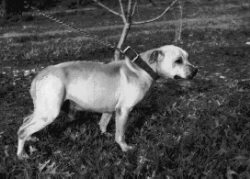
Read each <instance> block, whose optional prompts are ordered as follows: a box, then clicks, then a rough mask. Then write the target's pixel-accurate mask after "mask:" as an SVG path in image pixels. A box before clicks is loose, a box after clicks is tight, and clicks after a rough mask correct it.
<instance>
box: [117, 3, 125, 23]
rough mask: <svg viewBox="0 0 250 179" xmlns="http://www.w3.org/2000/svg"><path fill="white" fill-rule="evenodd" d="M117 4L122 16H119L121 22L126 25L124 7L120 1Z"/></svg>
mask: <svg viewBox="0 0 250 179" xmlns="http://www.w3.org/2000/svg"><path fill="white" fill-rule="evenodd" d="M119 4H120V8H121V12H122V14H121V17H122V20H123V22H124V24H126V23H127V19H126V16H125V13H124V7H123V4H122V0H119Z"/></svg>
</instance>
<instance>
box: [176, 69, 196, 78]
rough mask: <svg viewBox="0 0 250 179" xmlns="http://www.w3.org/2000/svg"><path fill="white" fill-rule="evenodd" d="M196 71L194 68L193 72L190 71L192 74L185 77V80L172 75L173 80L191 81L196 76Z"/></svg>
mask: <svg viewBox="0 0 250 179" xmlns="http://www.w3.org/2000/svg"><path fill="white" fill-rule="evenodd" d="M197 72H198V69H197V68H194V70H193V71H192V73H190V74H189V75H187V76H186V77H185V78H183V77H181V76H179V75H174V79H175V80H181V79H185V80H191V79H193V78H194V76H195V75H196V74H197Z"/></svg>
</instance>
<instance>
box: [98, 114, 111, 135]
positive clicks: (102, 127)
mask: <svg viewBox="0 0 250 179" xmlns="http://www.w3.org/2000/svg"><path fill="white" fill-rule="evenodd" d="M111 117H112V113H103V114H102V117H101V120H100V122H99V126H100V130H101V132H102V133H106V131H107V126H108V124H109V121H110V119H111Z"/></svg>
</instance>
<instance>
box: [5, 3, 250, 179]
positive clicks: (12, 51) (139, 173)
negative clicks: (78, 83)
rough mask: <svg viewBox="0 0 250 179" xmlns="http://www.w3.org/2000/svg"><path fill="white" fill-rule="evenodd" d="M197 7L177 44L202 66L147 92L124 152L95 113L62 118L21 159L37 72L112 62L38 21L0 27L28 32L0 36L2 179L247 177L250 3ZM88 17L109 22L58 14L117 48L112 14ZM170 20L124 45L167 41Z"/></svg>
mask: <svg viewBox="0 0 250 179" xmlns="http://www.w3.org/2000/svg"><path fill="white" fill-rule="evenodd" d="M194 2H195V1H192V3H188V4H186V7H187V9H186V12H185V13H184V14H185V16H184V17H185V18H186V20H185V21H184V31H183V34H182V35H183V36H182V37H183V44H177V45H179V46H181V47H183V48H184V49H186V50H187V51H188V52H189V54H190V61H191V62H192V63H194V64H196V65H199V66H202V67H203V68H201V69H200V71H199V73H198V75H197V77H196V79H194V80H193V81H177V82H176V81H173V80H169V81H164V80H160V81H159V82H157V83H156V84H155V85H154V86H153V88H152V90H151V93H150V95H149V96H148V97H147V98H146V99H145V100H143V102H142V103H141V104H139V105H138V106H136V107H135V109H134V110H133V111H132V113H131V115H130V120H129V125H128V130H127V133H126V136H127V142H128V143H130V144H134V145H136V149H135V151H134V152H129V153H123V152H121V150H120V149H119V147H118V145H117V144H116V143H115V142H114V130H115V128H114V120H113V121H112V122H111V125H110V126H109V128H108V132H110V133H111V134H112V135H111V137H110V136H105V135H101V133H100V130H99V128H98V125H97V123H98V121H99V118H100V114H93V113H85V112H79V113H78V114H77V116H76V118H77V120H75V121H69V120H68V119H67V117H66V116H64V115H61V116H60V117H59V118H58V119H57V120H56V122H55V123H54V124H52V125H50V126H49V127H48V128H46V129H45V130H43V131H40V132H38V133H37V134H35V135H34V136H36V138H37V140H39V141H34V142H29V145H27V147H26V149H27V151H29V153H30V156H31V158H30V159H28V160H26V161H19V160H17V158H16V155H15V153H16V143H17V135H16V132H17V129H18V127H19V126H20V125H21V123H22V119H23V117H24V116H26V115H27V114H29V113H30V112H31V111H32V101H31V99H30V96H29V94H28V89H29V86H30V82H31V80H32V77H33V76H34V74H35V73H36V72H37V71H38V70H40V69H41V68H43V67H44V66H47V65H49V64H55V63H58V62H62V61H68V60H100V61H109V60H110V57H112V55H113V52H112V51H111V50H109V49H106V48H105V47H102V46H99V45H97V44H95V43H93V42H92V41H90V40H88V39H83V38H82V37H81V36H79V35H77V34H72V33H62V34H60V33H59V34H58V35H55V34H52V35H50V34H48V33H46V32H48V31H56V30H58V26H56V25H53V24H51V25H49V24H48V22H46V21H44V20H41V19H35V20H34V21H31V22H25V23H21V22H20V23H19V24H9V25H6V26H4V27H1V32H2V33H3V34H5V33H10V32H15V33H21V32H22V33H24V32H25V33H32V34H33V35H19V36H16V37H8V38H6V37H5V38H1V39H0V46H1V48H0V59H1V60H0V67H1V71H0V72H1V73H0V84H1V88H0V104H1V105H0V177H3V178H14V177H17V178H35V177H37V178H48V177H52V178H67V177H85V178H97V177H103V178H108V177H116V178H118V177H119V178H121V177H141V178H145V177H149V178H160V177H162V178H166V177H170V178H195V177H197V178H201V177H204V178H249V177H250V155H249V154H250V132H249V128H250V70H249V69H250V63H249V59H250V46H247V45H246V44H245V43H246V42H247V41H250V24H249V20H248V19H249V16H250V14H249V9H250V8H249V7H250V6H249V3H245V4H242V3H241V2H240V3H239V2H238V1H227V3H226V4H225V5H223V4H215V2H214V1H213V2H211V3H205V4H197V3H194ZM145 8H146V7H145ZM88 13H90V12H88ZM91 13H93V14H95V15H96V16H95V19H97V18H98V17H99V18H100V17H102V16H103V19H104V17H105V19H106V18H107V19H106V20H104V21H103V22H96V21H95V19H90V20H84V21H81V22H80V17H79V16H78V15H76V14H72V15H70V16H67V17H64V16H62V15H61V17H62V18H65V19H66V18H68V19H69V21H71V20H72V19H75V20H76V21H78V24H79V26H81V27H86V28H90V31H91V32H93V33H94V34H97V35H98V36H105V37H106V38H107V39H109V40H110V41H111V42H116V41H117V39H118V37H119V36H118V34H119V33H120V27H119V25H118V24H117V25H116V26H112V27H110V26H109V25H110V21H111V19H112V17H111V16H109V15H107V14H106V13H104V12H102V11H101V12H100V11H98V12H95V13H94V12H91ZM91 13H90V14H87V12H86V14H84V15H81V17H83V18H84V17H85V16H86V17H89V16H91V15H93V14H91ZM103 14H104V15H105V16H104V15H103ZM112 20H113V19H112ZM166 20H167V19H163V20H162V21H161V22H159V23H154V24H153V25H147V26H141V27H137V28H135V29H133V30H132V33H131V35H130V37H129V39H128V42H127V43H128V44H129V45H131V46H133V47H135V48H136V49H137V50H138V51H143V50H147V49H150V48H153V47H158V46H161V45H165V44H171V43H173V41H174V35H175V32H174V31H175V25H174V24H175V22H174V21H172V22H171V23H169V22H166ZM98 23H102V24H101V25H102V26H106V27H107V28H106V29H102V28H98V25H100V24H98ZM24 25H26V27H28V28H23V26H24ZM93 26H94V28H93ZM29 27H30V28H29ZM91 28H92V29H91ZM36 29H39V30H38V31H36ZM34 31H36V32H34ZM110 32H112V34H110ZM80 42H81V43H80ZM62 121H63V122H62Z"/></svg>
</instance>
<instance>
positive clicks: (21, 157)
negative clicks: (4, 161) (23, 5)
mask: <svg viewBox="0 0 250 179" xmlns="http://www.w3.org/2000/svg"><path fill="white" fill-rule="evenodd" d="M17 158H18V159H19V160H25V159H28V158H29V155H28V154H27V153H25V152H23V153H21V154H18V155H17Z"/></svg>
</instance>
